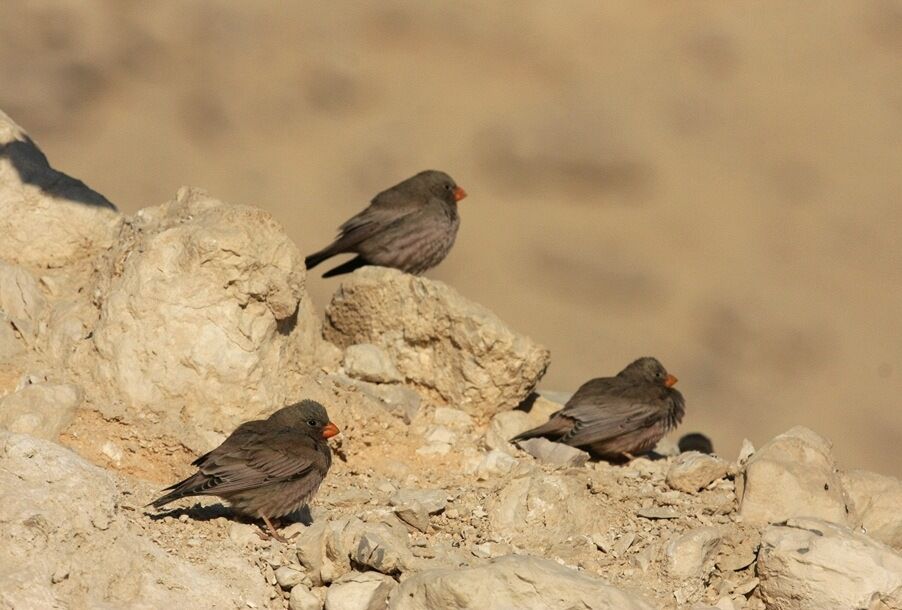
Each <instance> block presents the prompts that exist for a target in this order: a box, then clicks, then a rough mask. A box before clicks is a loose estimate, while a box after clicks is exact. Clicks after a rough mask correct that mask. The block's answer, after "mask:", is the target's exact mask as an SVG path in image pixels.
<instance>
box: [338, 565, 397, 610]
mask: <svg viewBox="0 0 902 610" xmlns="http://www.w3.org/2000/svg"><path fill="white" fill-rule="evenodd" d="M397 588H398V583H396V582H395V581H394V580H393V579H392V578H390V577H388V576H385V575H384V574H379V573H378V572H362V573H361V572H351V573H349V574H345V575H344V576H342V577H341V578H339V579H338V580H336V581H335V582H334V583H332V586H331V587H329V590H328V591H327V592H326V608H325V610H383V609H384V608H385V604H386V602H387V601H388V597H389V595H391V593H392V591H394V590H395V589H397Z"/></svg>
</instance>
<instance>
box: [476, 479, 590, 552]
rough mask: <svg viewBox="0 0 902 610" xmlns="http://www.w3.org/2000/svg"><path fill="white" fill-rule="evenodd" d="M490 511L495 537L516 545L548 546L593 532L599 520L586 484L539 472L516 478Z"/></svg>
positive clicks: (507, 484) (499, 496)
mask: <svg viewBox="0 0 902 610" xmlns="http://www.w3.org/2000/svg"><path fill="white" fill-rule="evenodd" d="M487 509H488V519H489V524H490V525H491V527H492V531H493V532H494V533H495V534H497V535H499V536H501V537H502V538H503V539H505V540H511V541H512V542H516V541H517V540H525V539H528V540H529V541H530V542H531V543H533V544H539V545H546V546H548V545H554V544H557V543H559V542H560V541H561V540H566V539H567V538H568V537H569V536H583V535H585V533H586V532H591V531H592V530H593V529H594V527H595V524H596V521H597V518H598V513H597V509H596V507H595V505H594V503H593V501H592V500H591V496H590V495H589V492H588V491H587V490H586V486H585V484H584V483H583V484H581V483H580V482H579V481H578V480H577V479H576V477H570V476H564V475H561V474H546V473H542V472H539V471H535V472H532V473H529V472H525V473H523V475H522V476H516V477H514V478H512V479H511V480H510V481H508V482H507V483H506V484H505V485H504V486H503V487H502V488H501V489H500V490H498V492H497V493H496V494H495V495H494V496H493V497H492V499H491V501H490V502H489V505H488V507H487Z"/></svg>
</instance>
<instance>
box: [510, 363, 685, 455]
mask: <svg viewBox="0 0 902 610" xmlns="http://www.w3.org/2000/svg"><path fill="white" fill-rule="evenodd" d="M676 382H677V378H676V377H674V376H673V375H671V374H669V373H668V372H667V370H666V369H665V368H664V366H663V365H662V364H661V363H660V362H659V361H658V360H657V359H656V358H651V357H644V358H639V359H638V360H635V361H633V362H632V363H630V364H629V365H628V366H627V367H626V368H624V369H623V370H622V371H620V372H619V373H617V375H616V376H614V377H599V378H596V379H592V380H590V381H587V382H586V383H584V384H583V385H582V386H580V388H579V389H578V390H577V391H576V393H575V394H574V395H573V396H572V397H571V398H570V400H568V401H567V404H565V405H564V408H563V409H561V410H559V411H556V412H555V413H552V414H551V416H550V417H549V419H548V421H547V422H546V423H544V424H542V425H541V426H539V427H537V428H533V429H532V430H527V431H526V432H523V433H521V434H518V435H517V436H515V437H514V438H512V439H511V442H519V441H523V440H526V439H529V438H535V437H540V436H541V437H545V438H547V439H549V440H552V441H556V442H559V443H564V444H566V445H570V446H572V447H578V448H581V449H585V450H587V451H589V452H590V453H592V454H594V455H595V456H597V457H600V458H603V459H608V460H612V461H613V460H622V459H623V458H627V459H632V458H633V457H634V455H636V454H639V453H645V452H648V451H650V450H652V449H653V448H654V446H655V444H657V442H658V441H659V440H661V438H662V437H663V436H664V435H665V434H666V433H667V432H669V431H670V430H672V429H674V428H676V426H677V425H679V423H680V421H682V419H683V414H684V412H685V401H684V399H683V395H682V394H681V393H680V392H679V391H678V390H676V389H674V387H673V386H674V385H675V384H676Z"/></svg>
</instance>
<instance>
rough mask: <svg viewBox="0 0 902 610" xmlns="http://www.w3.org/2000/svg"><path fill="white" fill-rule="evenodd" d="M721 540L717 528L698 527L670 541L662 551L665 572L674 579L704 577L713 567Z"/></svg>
mask: <svg viewBox="0 0 902 610" xmlns="http://www.w3.org/2000/svg"><path fill="white" fill-rule="evenodd" d="M721 539H722V537H721V535H720V532H719V531H718V530H717V528H714V527H699V528H696V529H693V530H689V531H688V532H686V533H685V534H683V535H681V536H678V537H677V538H675V539H673V540H671V541H670V542H669V543H668V544H667V547H666V548H665V550H664V552H665V555H666V557H667V571H668V572H670V574H671V575H672V576H674V577H676V578H692V577H704V576H706V575H707V573H708V572H710V570H711V568H712V567H713V563H714V556H715V555H716V554H717V550H718V548H719V547H720V542H721Z"/></svg>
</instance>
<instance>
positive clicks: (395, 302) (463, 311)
mask: <svg viewBox="0 0 902 610" xmlns="http://www.w3.org/2000/svg"><path fill="white" fill-rule="evenodd" d="M324 332H325V336H326V338H327V339H328V340H330V341H332V342H333V343H335V344H336V345H339V346H342V347H344V346H348V345H353V344H355V343H375V344H377V345H381V346H382V347H384V348H385V349H386V350H387V351H388V353H389V354H390V355H391V357H392V360H393V361H394V362H395V364H396V365H397V367H398V370H400V371H401V374H402V375H403V376H404V378H405V379H407V380H408V383H411V384H413V385H414V386H416V387H417V388H418V389H421V390H422V391H424V392H427V393H429V394H432V395H434V396H436V397H437V398H439V399H440V400H441V401H443V402H445V403H446V404H449V405H453V406H455V407H458V408H460V409H463V410H464V411H467V412H468V413H470V414H471V415H473V416H475V417H478V418H485V417H488V416H491V415H493V414H494V413H497V412H499V411H502V410H506V409H510V408H512V407H515V406H516V405H517V404H519V403H520V401H521V400H523V398H525V397H526V396H527V395H528V394H529V392H530V391H531V390H532V389H533V387H535V385H536V383H537V382H538V380H539V379H540V378H541V377H542V375H543V374H544V373H545V369H546V368H547V367H548V363H549V353H548V350H547V349H545V348H544V347H541V346H539V345H537V344H536V343H534V342H533V341H532V340H531V339H529V338H527V337H525V336H523V335H517V334H515V333H513V332H512V331H510V330H509V329H508V328H507V327H506V326H505V325H504V324H503V323H502V322H501V320H499V319H498V318H497V316H495V315H494V314H493V313H492V312H490V311H489V310H487V309H485V308H484V307H482V306H480V305H477V304H475V303H472V302H470V301H467V300H466V299H464V298H463V297H461V296H460V295H459V294H457V292H455V291H454V290H453V289H452V288H451V287H449V286H447V285H445V284H443V283H441V282H437V281H434V280H430V279H427V278H424V277H418V276H413V275H409V274H406V273H403V272H401V271H397V270H395V269H387V268H383V267H363V268H361V269H358V270H357V271H355V272H354V273H352V274H351V275H350V276H348V277H347V278H346V279H344V281H343V282H342V284H341V287H340V288H339V289H338V291H337V292H336V293H335V294H334V295H333V297H332V301H331V303H330V304H329V306H328V308H327V310H326V327H325V331H324Z"/></svg>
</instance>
